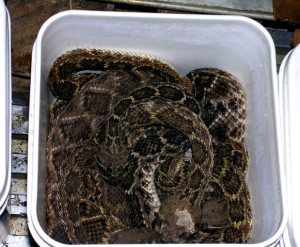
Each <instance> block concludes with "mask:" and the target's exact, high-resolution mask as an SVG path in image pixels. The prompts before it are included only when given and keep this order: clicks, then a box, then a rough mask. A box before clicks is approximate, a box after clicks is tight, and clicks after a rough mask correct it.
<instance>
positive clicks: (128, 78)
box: [46, 49, 252, 244]
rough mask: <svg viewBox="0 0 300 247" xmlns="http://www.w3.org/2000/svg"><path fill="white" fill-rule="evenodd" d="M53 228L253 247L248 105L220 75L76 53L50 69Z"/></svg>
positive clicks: (112, 237) (53, 231)
mask: <svg viewBox="0 0 300 247" xmlns="http://www.w3.org/2000/svg"><path fill="white" fill-rule="evenodd" d="M99 71H104V72H102V73H99ZM49 86H50V88H51V90H52V92H53V94H54V95H55V96H56V97H57V98H58V100H57V101H56V102H55V103H54V105H53V107H52V109H51V111H50V119H49V135H48V141H47V146H48V150H47V174H46V179H47V184H46V232H47V233H48V234H49V235H50V236H51V237H52V238H54V239H55V240H57V241H60V242H64V243H71V244H79V243H86V244H87V243H178V242H181V243H188V242H197V243H199V242H207V243H215V242H218V243H221V242H228V243H235V242H247V240H248V239H249V237H250V232H251V228H252V211H251V202H250V196H249V191H248V187H247V184H246V182H245V176H246V172H247V167H248V153H247V150H246V148H245V147H244V144H243V141H244V134H245V124H246V104H245V97H244V92H243V88H242V86H241V84H240V83H239V82H238V81H237V79H236V78H235V77H233V76H232V75H230V74H228V73H226V72H224V71H221V70H218V69H212V68H209V69H197V70H194V71H191V72H190V73H188V74H187V76H186V77H182V76H180V75H179V74H178V73H177V71H176V70H175V69H174V68H173V67H172V66H170V65H169V64H167V63H166V62H164V61H162V60H160V59H158V58H155V57H152V56H148V55H140V54H133V53H121V52H114V51H106V50H96V49H76V50H73V51H70V52H67V53H65V54H64V55H62V56H61V57H59V58H58V59H57V60H56V61H55V62H54V63H53V65H52V67H51V69H50V72H49Z"/></svg>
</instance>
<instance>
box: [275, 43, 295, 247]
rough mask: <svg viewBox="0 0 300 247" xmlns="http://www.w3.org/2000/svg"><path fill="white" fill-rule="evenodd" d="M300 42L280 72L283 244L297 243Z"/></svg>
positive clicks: (288, 56)
mask: <svg viewBox="0 0 300 247" xmlns="http://www.w3.org/2000/svg"><path fill="white" fill-rule="evenodd" d="M299 96H300V45H298V46H297V47H296V48H294V49H293V50H292V51H291V52H290V53H289V54H288V55H287V56H286V57H285V59H284V61H283V62H282V64H281V67H280V71H279V99H280V106H281V115H282V118H281V120H282V122H281V125H282V129H283V132H282V133H283V144H284V146H283V147H284V164H285V172H286V184H287V199H288V214H289V219H288V228H287V230H286V233H285V236H284V242H285V244H286V246H293V247H294V246H300V211H299V209H300V196H299V188H300V179H299V174H300V166H299V164H300V143H299V140H300V97H299Z"/></svg>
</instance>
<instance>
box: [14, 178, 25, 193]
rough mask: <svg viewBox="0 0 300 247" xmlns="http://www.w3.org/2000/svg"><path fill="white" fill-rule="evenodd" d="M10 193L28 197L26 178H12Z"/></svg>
mask: <svg viewBox="0 0 300 247" xmlns="http://www.w3.org/2000/svg"><path fill="white" fill-rule="evenodd" d="M10 193H11V194H16V195H26V194H27V180H26V178H12V179H11V189H10Z"/></svg>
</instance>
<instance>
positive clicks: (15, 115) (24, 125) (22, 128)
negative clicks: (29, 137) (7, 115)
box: [12, 105, 29, 134]
mask: <svg viewBox="0 0 300 247" xmlns="http://www.w3.org/2000/svg"><path fill="white" fill-rule="evenodd" d="M28 114H29V109H28V106H19V105H13V106H12V133H13V134H27V133H28V124H29V121H28Z"/></svg>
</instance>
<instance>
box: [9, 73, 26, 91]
mask: <svg viewBox="0 0 300 247" xmlns="http://www.w3.org/2000/svg"><path fill="white" fill-rule="evenodd" d="M11 79H12V91H13V92H18V93H27V94H28V93H29V92H30V79H28V78H22V77H17V76H12V78H11Z"/></svg>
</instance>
